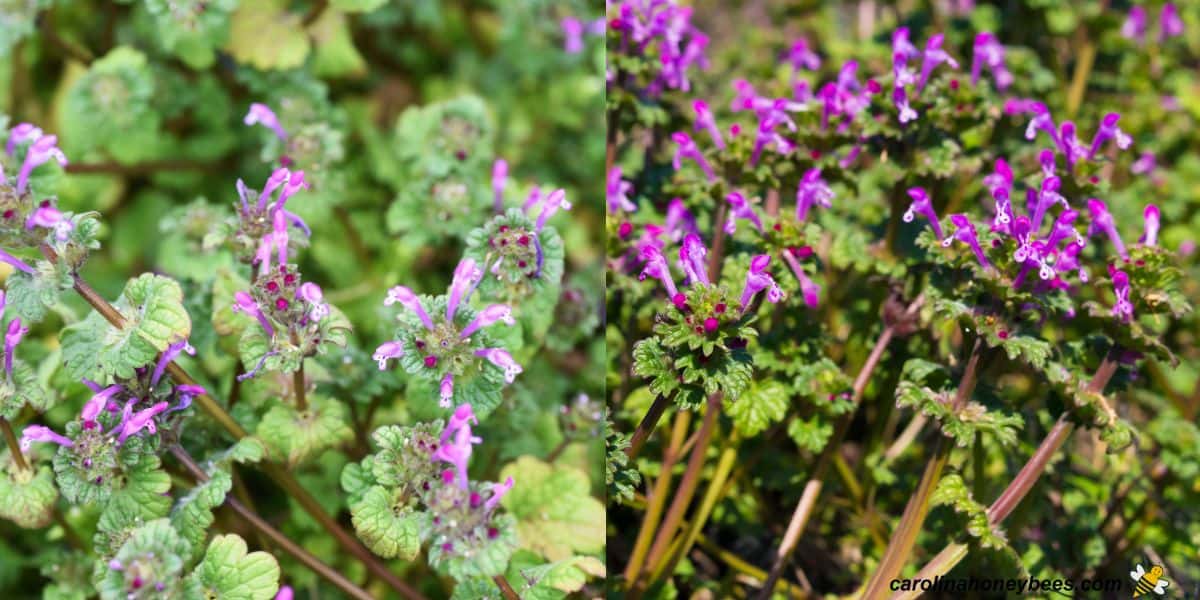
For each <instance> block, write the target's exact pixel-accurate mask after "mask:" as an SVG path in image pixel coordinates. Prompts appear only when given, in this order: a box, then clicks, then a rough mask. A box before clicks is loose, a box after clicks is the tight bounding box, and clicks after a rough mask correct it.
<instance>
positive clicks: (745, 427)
mask: <svg viewBox="0 0 1200 600" xmlns="http://www.w3.org/2000/svg"><path fill="white" fill-rule="evenodd" d="M787 408H788V389H787V386H785V385H783V384H782V383H780V382H778V381H767V382H755V383H753V384H751V386H750V388H749V389H747V390H746V392H745V393H743V394H742V396H741V397H740V398H738V399H736V400H732V399H729V398H726V399H725V414H726V415H729V417H730V418H731V419H733V426H734V428H735V429H736V430H737V431H738V433H739V434H741V435H742V436H743V437H750V436H754V435H758V434H759V433H760V432H762V431H763V430H765V429H766V428H767V427H770V426H771V425H772V424H775V423H778V422H779V421H780V420H782V419H783V416H784V415H785V414H787Z"/></svg>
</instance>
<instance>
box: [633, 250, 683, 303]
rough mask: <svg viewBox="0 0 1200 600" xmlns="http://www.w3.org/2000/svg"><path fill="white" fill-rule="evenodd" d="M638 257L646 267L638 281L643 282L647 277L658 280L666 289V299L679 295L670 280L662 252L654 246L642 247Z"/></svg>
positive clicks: (668, 269) (669, 271)
mask: <svg viewBox="0 0 1200 600" xmlns="http://www.w3.org/2000/svg"><path fill="white" fill-rule="evenodd" d="M640 257H641V259H642V260H643V261H645V263H646V266H645V267H643V268H642V272H641V274H640V275H639V276H638V279H640V280H642V281H645V280H646V277H647V276H649V277H654V278H656V279H658V280H659V281H661V282H662V284H663V287H665V288H666V289H667V297H668V298H674V297H675V296H676V295H677V294H678V293H679V289H678V288H676V287H675V280H674V279H672V278H671V270H670V268H669V267H668V266H667V259H666V258H665V257H664V256H663V254H662V251H661V250H659V249H658V248H656V247H654V246H650V245H647V246H643V247H642V250H641V252H640Z"/></svg>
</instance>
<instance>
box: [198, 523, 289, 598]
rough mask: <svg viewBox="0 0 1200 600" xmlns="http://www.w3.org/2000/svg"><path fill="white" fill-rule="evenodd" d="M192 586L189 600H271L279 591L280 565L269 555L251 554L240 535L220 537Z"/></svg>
mask: <svg viewBox="0 0 1200 600" xmlns="http://www.w3.org/2000/svg"><path fill="white" fill-rule="evenodd" d="M188 584H189V590H188V593H187V594H186V595H185V598H187V599H188V600H192V599H196V600H271V599H272V598H274V597H275V593H276V592H278V591H279V563H278V562H277V561H276V560H275V557H274V556H271V555H270V554H267V553H266V552H247V547H246V540H243V539H242V538H241V537H240V536H238V535H235V534H226V535H218V536H216V537H215V538H213V541H212V542H211V543H210V544H209V545H208V551H207V552H205V553H204V560H203V561H201V562H200V564H199V565H196V570H195V571H193V572H192V574H191V575H189V576H188ZM197 588H198V590H197Z"/></svg>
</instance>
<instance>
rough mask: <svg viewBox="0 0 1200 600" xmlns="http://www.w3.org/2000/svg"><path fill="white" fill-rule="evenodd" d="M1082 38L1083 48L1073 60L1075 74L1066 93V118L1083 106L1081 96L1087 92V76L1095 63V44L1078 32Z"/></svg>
mask: <svg viewBox="0 0 1200 600" xmlns="http://www.w3.org/2000/svg"><path fill="white" fill-rule="evenodd" d="M1080 34H1081V35H1083V36H1084V38H1085V39H1084V42H1083V46H1082V47H1081V48H1080V49H1079V53H1078V54H1077V55H1076V58H1075V73H1074V75H1072V77H1071V88H1070V90H1068V92H1067V116H1068V117H1074V116H1075V114H1076V113H1077V112H1079V107H1080V105H1082V104H1083V94H1084V92H1086V91H1087V80H1088V75H1090V74H1091V72H1092V64H1093V63H1094V62H1095V61H1096V44H1093V43H1092V42H1090V41H1087V40H1086V37H1087V32H1086V31H1085V30H1082V29H1081V30H1080Z"/></svg>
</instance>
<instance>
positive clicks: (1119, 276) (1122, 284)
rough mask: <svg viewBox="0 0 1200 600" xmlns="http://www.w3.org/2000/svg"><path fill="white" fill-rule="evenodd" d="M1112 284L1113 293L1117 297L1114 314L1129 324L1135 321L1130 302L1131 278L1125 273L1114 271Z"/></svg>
mask: <svg viewBox="0 0 1200 600" xmlns="http://www.w3.org/2000/svg"><path fill="white" fill-rule="evenodd" d="M1112 282H1113V292H1114V293H1115V294H1116V296H1117V302H1116V304H1115V305H1114V306H1113V309H1112V314H1113V316H1115V317H1117V318H1118V319H1121V320H1122V321H1124V322H1126V323H1128V322H1129V321H1130V320H1132V319H1133V303H1132V302H1130V301H1129V276H1128V275H1126V274H1125V272H1124V271H1117V270H1113V273H1112Z"/></svg>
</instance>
